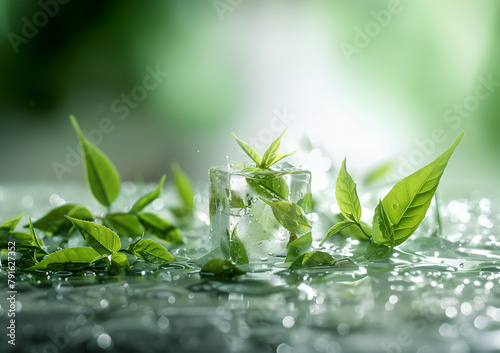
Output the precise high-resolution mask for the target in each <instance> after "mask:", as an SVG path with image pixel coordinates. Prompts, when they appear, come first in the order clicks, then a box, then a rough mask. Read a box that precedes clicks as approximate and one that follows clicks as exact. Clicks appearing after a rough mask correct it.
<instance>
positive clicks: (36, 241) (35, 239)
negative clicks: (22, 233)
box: [29, 217, 47, 254]
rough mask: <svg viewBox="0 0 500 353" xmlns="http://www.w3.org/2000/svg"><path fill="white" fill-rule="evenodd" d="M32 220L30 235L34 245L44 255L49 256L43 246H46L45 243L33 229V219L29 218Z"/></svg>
mask: <svg viewBox="0 0 500 353" xmlns="http://www.w3.org/2000/svg"><path fill="white" fill-rule="evenodd" d="M29 220H30V235H31V239H32V245H33V246H35V247H36V248H38V249H39V250H40V251H41V252H42V253H44V254H47V252H46V251H45V250H43V248H42V246H43V245H44V244H43V242H42V241H41V240H40V239H38V237H37V236H36V234H35V230H34V229H33V223H32V222H31V217H30V218H29Z"/></svg>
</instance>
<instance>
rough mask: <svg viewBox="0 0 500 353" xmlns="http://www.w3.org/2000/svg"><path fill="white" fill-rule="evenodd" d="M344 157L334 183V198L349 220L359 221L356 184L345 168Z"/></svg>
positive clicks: (359, 209)
mask: <svg viewBox="0 0 500 353" xmlns="http://www.w3.org/2000/svg"><path fill="white" fill-rule="evenodd" d="M346 159H347V158H345V159H344V161H343V162H342V166H341V167H340V171H339V175H338V176H337V183H336V185H335V198H336V199H337V204H338V205H339V208H340V211H341V212H342V214H343V215H344V216H345V218H347V219H348V220H350V221H353V222H356V223H359V221H360V220H361V205H360V203H359V198H358V194H357V192H356V184H355V183H354V181H353V180H352V177H351V176H350V175H349V173H348V172H347V169H346Z"/></svg>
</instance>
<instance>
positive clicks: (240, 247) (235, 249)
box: [228, 225, 249, 265]
mask: <svg viewBox="0 0 500 353" xmlns="http://www.w3.org/2000/svg"><path fill="white" fill-rule="evenodd" d="M237 228H238V226H237V225H236V226H234V228H233V232H232V233H231V237H230V239H229V244H228V245H229V256H230V257H231V259H232V260H233V261H234V262H235V263H236V264H238V265H244V264H247V263H248V262H249V261H248V253H247V249H246V248H245V244H243V242H242V241H241V240H240V239H239V238H238V235H237V233H238V231H237Z"/></svg>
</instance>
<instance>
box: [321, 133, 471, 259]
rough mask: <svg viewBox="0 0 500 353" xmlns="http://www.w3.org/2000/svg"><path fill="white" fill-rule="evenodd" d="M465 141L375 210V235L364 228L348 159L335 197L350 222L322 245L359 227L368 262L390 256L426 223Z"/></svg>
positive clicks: (330, 233) (398, 186) (402, 183)
mask: <svg viewBox="0 0 500 353" xmlns="http://www.w3.org/2000/svg"><path fill="white" fill-rule="evenodd" d="M463 137H464V133H462V134H461V135H460V136H459V137H458V138H457V139H456V141H455V142H454V143H453V145H452V146H451V147H450V148H449V149H448V150H446V151H445V152H444V153H443V154H442V155H440V156H439V157H438V158H436V159H435V160H434V161H433V162H431V163H429V164H428V165H426V166H425V167H423V168H421V169H419V170H417V171H416V172H415V173H413V174H411V175H409V176H407V177H406V178H404V179H403V180H401V181H399V182H398V183H397V184H396V185H394V186H393V187H392V189H391V190H390V191H389V192H388V193H387V195H386V196H385V197H384V198H382V199H381V200H380V201H379V203H378V205H377V207H376V208H375V212H374V217H373V221H372V230H371V234H368V233H367V232H366V231H365V229H364V228H363V227H362V224H361V205H360V202H359V198H358V195H357V192H356V184H355V183H354V181H353V180H352V177H351V176H350V175H349V173H348V172H347V169H346V160H345V159H344V161H343V162H342V166H341V169H340V171H339V175H338V177H337V183H336V188H335V197H336V199H337V204H338V206H339V208H340V211H341V212H342V215H343V216H344V217H345V218H346V220H344V221H341V222H338V223H337V224H335V225H334V226H333V227H332V228H330V230H329V231H328V232H327V234H326V235H325V236H324V238H323V240H322V241H321V244H320V245H323V243H324V242H325V241H327V240H328V239H329V238H330V237H332V236H333V235H335V234H337V233H339V232H340V231H341V230H343V229H344V228H347V227H350V226H352V225H356V226H357V227H359V229H360V230H361V231H362V232H363V233H364V234H365V235H366V236H367V237H368V239H369V240H370V244H369V245H368V247H367V249H366V251H365V257H366V258H368V259H370V258H380V257H385V256H388V255H390V253H391V251H392V249H393V248H394V247H395V246H398V245H400V244H402V243H403V242H405V241H406V240H407V239H408V238H409V237H410V236H411V235H413V234H414V233H415V231H416V230H417V228H418V227H419V225H420V224H421V223H422V221H423V220H424V218H425V215H426V213H427V210H428V208H429V206H430V204H431V201H432V198H433V197H434V194H435V192H436V189H437V187H438V185H439V181H440V180H441V177H442V175H443V172H444V170H445V168H446V166H447V164H448V161H449V159H450V157H451V155H452V154H453V152H454V151H455V148H456V147H457V146H458V144H459V143H460V141H461V140H462V138H463Z"/></svg>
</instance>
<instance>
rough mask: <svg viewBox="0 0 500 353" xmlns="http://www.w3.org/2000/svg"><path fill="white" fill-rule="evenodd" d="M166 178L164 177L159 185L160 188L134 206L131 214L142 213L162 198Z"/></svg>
mask: <svg viewBox="0 0 500 353" xmlns="http://www.w3.org/2000/svg"><path fill="white" fill-rule="evenodd" d="M165 178H166V176H165V175H163V176H162V177H161V179H160V182H159V183H158V186H157V187H156V189H154V190H153V191H151V192H150V193H148V194H146V195H144V196H143V197H141V198H140V199H139V200H137V201H136V202H135V203H134V205H133V206H132V208H131V209H130V212H131V213H137V212H140V211H142V210H143V209H144V207H146V206H147V205H149V204H150V203H151V202H153V201H154V200H155V199H157V198H158V197H160V195H161V190H162V188H163V183H164V182H165Z"/></svg>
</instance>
